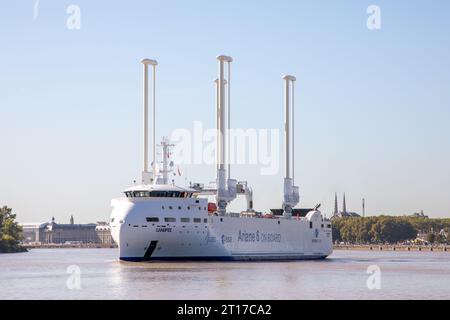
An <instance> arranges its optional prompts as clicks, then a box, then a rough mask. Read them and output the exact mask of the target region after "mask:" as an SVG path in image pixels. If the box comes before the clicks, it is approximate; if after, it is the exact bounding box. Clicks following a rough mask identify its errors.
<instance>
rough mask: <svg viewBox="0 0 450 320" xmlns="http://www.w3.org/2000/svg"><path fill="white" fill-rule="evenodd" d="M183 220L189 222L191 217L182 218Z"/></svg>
mask: <svg viewBox="0 0 450 320" xmlns="http://www.w3.org/2000/svg"><path fill="white" fill-rule="evenodd" d="M181 222H189V218H181Z"/></svg>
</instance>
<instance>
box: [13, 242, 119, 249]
mask: <svg viewBox="0 0 450 320" xmlns="http://www.w3.org/2000/svg"><path fill="white" fill-rule="evenodd" d="M22 247H23V248H25V249H71V248H73V249H113V248H118V246H117V245H116V244H101V243H80V244H62V243H61V244H60V243H55V244H24V245H23V246H22Z"/></svg>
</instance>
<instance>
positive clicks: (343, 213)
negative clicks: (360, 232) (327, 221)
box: [331, 192, 360, 219]
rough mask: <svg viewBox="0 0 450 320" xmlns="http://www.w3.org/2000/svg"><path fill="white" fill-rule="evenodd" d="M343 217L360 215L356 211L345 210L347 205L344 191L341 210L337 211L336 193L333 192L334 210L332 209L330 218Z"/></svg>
mask: <svg viewBox="0 0 450 320" xmlns="http://www.w3.org/2000/svg"><path fill="white" fill-rule="evenodd" d="M343 217H360V215H359V214H357V213H356V212H351V211H347V205H346V203H345V192H344V198H343V201H342V211H338V200H337V193H335V194H334V211H333V215H332V216H331V219H336V218H343Z"/></svg>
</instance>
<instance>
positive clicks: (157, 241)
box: [111, 198, 332, 261]
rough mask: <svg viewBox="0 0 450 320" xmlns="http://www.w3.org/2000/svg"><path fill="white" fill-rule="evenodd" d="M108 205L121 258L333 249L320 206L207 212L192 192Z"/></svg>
mask: <svg viewBox="0 0 450 320" xmlns="http://www.w3.org/2000/svg"><path fill="white" fill-rule="evenodd" d="M112 205H113V211H112V214H111V232H112V236H113V238H114V240H115V241H116V242H117V243H118V245H119V250H120V259H121V260H127V261H150V260H302V259H323V258H325V257H327V256H328V255H329V254H331V252H332V236H331V225H330V222H329V221H323V219H322V215H321V214H320V212H319V211H311V212H310V213H309V214H308V215H307V216H306V217H302V218H297V217H292V218H290V219H286V218H278V219H268V218H256V217H240V216H236V217H234V216H229V215H225V216H211V215H208V211H207V202H206V200H205V199H197V198H192V199H167V198H166V199H164V201H160V200H157V199H127V198H120V199H114V200H113V201H112ZM163 207H164V209H163ZM169 207H170V208H171V209H169ZM187 207H189V210H187ZM156 218H157V219H158V221H155V220H156ZM167 218H169V220H172V221H173V218H175V222H167V221H166V219H167ZM170 218H171V219H170ZM181 218H184V221H186V218H189V222H182V220H181ZM194 218H195V220H194ZM147 220H149V221H147ZM150 220H153V221H150ZM194 221H195V222H194Z"/></svg>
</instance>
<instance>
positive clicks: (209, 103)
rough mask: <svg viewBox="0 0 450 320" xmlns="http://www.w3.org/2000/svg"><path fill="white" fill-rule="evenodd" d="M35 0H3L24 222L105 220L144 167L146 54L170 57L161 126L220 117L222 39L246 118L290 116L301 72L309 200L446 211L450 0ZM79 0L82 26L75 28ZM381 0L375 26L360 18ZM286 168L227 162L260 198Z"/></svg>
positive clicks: (271, 201)
mask: <svg viewBox="0 0 450 320" xmlns="http://www.w3.org/2000/svg"><path fill="white" fill-rule="evenodd" d="M35 2H36V1H35V0H26V1H25V0H20V1H12V0H10V1H2V2H1V4H0V44H1V47H0V121H1V135H0V147H1V157H0V204H7V205H8V206H11V207H13V208H14V209H15V211H16V213H17V214H18V218H19V221H22V222H25V221H48V220H49V219H50V218H51V216H55V217H56V219H57V221H68V220H69V217H70V214H74V216H75V219H76V221H78V222H90V221H96V220H105V219H107V218H108V216H109V211H110V207H109V205H110V199H111V198H113V197H115V196H117V195H119V193H120V191H121V190H122V189H124V188H125V187H127V186H128V185H130V184H131V182H132V180H133V179H136V178H138V177H139V173H140V170H141V130H142V128H141V87H142V84H141V80H142V69H141V65H140V64H139V60H140V59H141V58H143V57H149V58H156V59H157V60H158V61H159V63H160V66H159V67H158V108H159V109H158V113H159V117H158V123H159V127H158V136H161V135H163V134H170V132H171V131H172V130H173V129H176V128H187V129H190V128H192V122H193V121H194V120H201V121H203V122H204V123H205V124H209V126H210V127H213V126H214V123H215V122H214V121H215V120H214V89H213V86H212V79H213V78H214V77H215V76H216V69H217V66H216V60H215V56H216V55H217V54H221V53H224V54H228V55H231V56H233V58H234V59H235V62H233V89H232V104H233V115H232V121H233V126H236V127H240V128H248V127H253V128H279V129H280V130H281V128H282V124H283V113H282V103H283V100H282V99H283V98H282V97H283V96H282V95H283V91H282V89H283V88H282V81H281V75H282V74H285V73H291V74H294V75H296V76H297V79H298V80H297V86H296V88H297V91H296V120H297V123H298V126H297V130H296V145H297V157H296V181H297V182H298V184H299V185H300V188H301V196H302V206H306V207H308V206H312V205H314V204H316V203H318V202H321V203H322V205H323V211H324V212H325V213H327V214H329V213H330V212H331V210H332V206H333V198H334V192H335V191H337V192H339V198H340V199H341V197H342V192H344V191H345V192H346V194H347V208H348V209H350V210H354V211H358V212H359V211H360V210H361V198H362V197H365V198H366V202H367V205H366V208H367V214H370V215H375V214H380V213H385V214H410V213H412V212H414V211H418V210H421V209H423V210H424V211H425V213H428V214H430V215H431V216H435V217H438V216H446V217H449V216H450V90H449V88H450V72H449V70H450V41H449V39H450V37H449V36H450V20H449V19H448V15H449V12H450V2H449V1H447V0H442V1H437V0H436V1H425V0H423V1H381V0H374V1H361V0H359V1H357V0H354V1H276V2H275V1H261V0H259V1H226V2H224V1H182V0H179V1H114V2H113V1H81V0H71V1H50V0H40V1H39V5H38V15H37V17H36V19H34V16H33V15H34V8H35V6H36V5H35ZM70 4H76V5H78V6H79V7H80V9H81V29H80V30H68V29H67V28H66V20H67V18H68V17H69V15H68V14H67V13H66V8H67V7H68V6H69V5H70ZM371 4H375V5H378V6H379V7H380V8H381V18H382V22H381V30H377V31H370V30H368V29H367V27H366V20H367V17H368V15H367V14H366V9H367V7H368V6H369V5H371ZM183 171H184V173H185V174H186V172H187V174H188V176H189V177H188V178H189V180H200V181H204V182H208V181H211V180H213V179H214V178H215V173H214V167H213V166H209V167H202V166H191V167H189V168H183ZM282 173H283V172H282V170H280V173H279V175H276V176H266V177H261V176H260V175H259V168H258V167H254V166H253V167H251V166H250V167H249V166H236V167H235V168H233V175H234V176H236V177H238V178H240V179H247V180H249V181H250V183H251V184H252V185H253V187H254V192H255V206H256V208H257V209H260V210H264V209H268V208H269V207H278V206H279V205H280V203H281V196H282V175H283V174H282ZM183 181H184V180H183ZM238 204H243V202H242V201H241V202H238V203H237V205H238Z"/></svg>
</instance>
